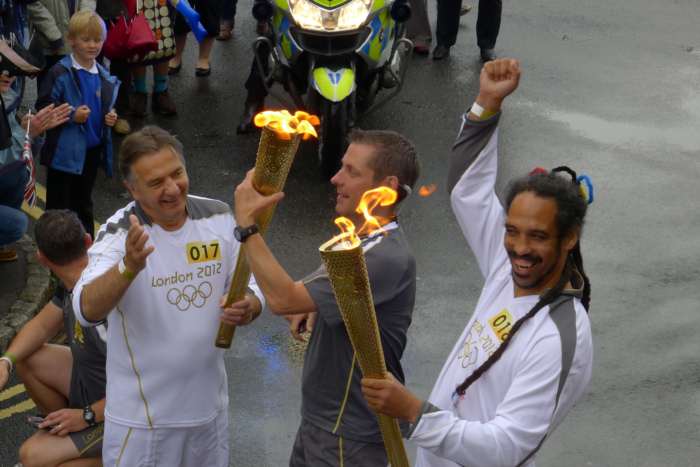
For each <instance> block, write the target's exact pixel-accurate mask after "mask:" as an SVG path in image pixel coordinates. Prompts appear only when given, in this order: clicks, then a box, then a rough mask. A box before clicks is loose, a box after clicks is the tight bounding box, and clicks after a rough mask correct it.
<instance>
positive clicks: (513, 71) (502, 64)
mask: <svg viewBox="0 0 700 467" xmlns="http://www.w3.org/2000/svg"><path fill="white" fill-rule="evenodd" d="M519 82H520V63H519V62H518V61H517V60H515V59H512V58H499V59H497V60H493V61H490V62H487V63H485V64H484V66H483V68H482V69H481V75H480V76H479V98H478V99H477V102H479V104H480V105H481V106H482V107H484V108H485V109H489V110H493V111H497V110H499V109H500V107H501V103H502V102H503V99H505V98H506V97H507V96H508V95H509V94H510V93H512V92H513V91H515V90H516V89H517V88H518V83H519Z"/></svg>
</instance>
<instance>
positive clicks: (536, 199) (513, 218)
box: [504, 191, 578, 296]
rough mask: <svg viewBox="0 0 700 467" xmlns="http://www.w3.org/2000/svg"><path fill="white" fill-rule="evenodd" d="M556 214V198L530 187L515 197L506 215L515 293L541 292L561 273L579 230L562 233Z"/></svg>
mask: <svg viewBox="0 0 700 467" xmlns="http://www.w3.org/2000/svg"><path fill="white" fill-rule="evenodd" d="M556 217H557V204H556V201H554V199H551V198H543V197H540V196H537V195H536V194H535V193H533V192H530V191H525V192H522V193H520V194H518V195H517V196H516V197H515V198H514V199H513V202H512V203H511V205H510V209H508V214H507V218H506V224H505V227H506V234H505V237H504V246H505V248H506V251H507V252H508V256H509V258H510V264H511V267H512V277H513V282H514V283H515V295H516V296H524V295H535V294H541V293H542V292H543V291H544V290H546V289H549V288H552V287H553V286H554V285H555V284H556V283H557V281H558V280H559V278H560V277H561V274H562V272H563V270H564V265H565V264H566V258H567V256H568V254H569V251H570V250H571V249H572V248H574V246H575V245H576V242H577V241H578V234H577V233H576V232H569V233H568V234H567V235H564V237H561V236H560V235H559V232H558V229H557V224H556Z"/></svg>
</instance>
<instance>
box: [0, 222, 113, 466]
mask: <svg viewBox="0 0 700 467" xmlns="http://www.w3.org/2000/svg"><path fill="white" fill-rule="evenodd" d="M34 232H35V237H36V243H37V247H38V250H39V252H38V259H39V262H40V263H41V264H43V265H44V266H46V267H48V268H49V269H51V271H52V272H53V273H54V274H55V275H56V277H58V279H59V280H60V281H61V284H60V285H59V286H58V288H57V290H56V293H55V295H54V297H53V298H52V300H51V301H50V302H49V303H47V304H46V306H44V308H43V309H42V310H41V311H40V312H39V314H37V316H36V317H34V318H33V319H32V320H31V321H29V322H28V323H27V324H26V325H25V326H23V327H22V329H21V330H20V331H19V333H18V334H17V336H16V337H15V338H14V339H13V340H12V342H11V343H10V345H9V346H8V348H7V351H6V352H5V354H4V355H3V357H2V361H0V390H1V389H2V388H3V387H4V386H5V384H7V381H8V378H9V375H10V372H11V371H12V369H13V366H14V365H15V364H16V365H17V373H18V376H19V378H20V379H21V380H22V382H23V383H24V385H25V386H26V388H27V392H28V393H29V395H30V396H31V398H32V400H33V401H34V403H36V405H37V408H38V410H39V411H40V412H41V413H42V414H45V417H43V421H41V419H39V420H37V421H36V423H37V425H38V428H41V430H39V431H37V432H36V433H35V434H34V435H33V436H32V437H30V438H29V439H28V440H27V441H25V442H24V443H23V444H22V446H21V448H20V452H19V457H20V461H22V463H23V464H24V465H59V464H61V465H63V464H64V463H67V462H69V461H73V460H76V459H81V464H80V465H81V466H86V467H88V466H100V465H102V463H101V461H100V459H101V456H102V433H103V424H102V422H103V420H104V402H105V356H106V344H105V341H104V337H105V329H104V326H103V325H99V326H97V327H94V328H83V327H82V326H81V325H80V324H79V323H77V322H76V320H75V315H74V314H73V309H72V306H71V298H70V292H68V290H71V289H72V288H73V286H74V285H75V283H76V281H77V280H78V278H79V277H80V274H81V273H82V271H83V269H84V268H85V266H86V265H87V261H88V259H87V249H88V248H89V246H90V245H91V243H92V241H91V239H90V236H89V235H88V234H86V233H85V229H84V228H83V225H82V224H81V222H80V220H78V218H77V217H76V215H75V214H74V213H72V212H70V211H67V210H61V211H56V210H49V211H46V212H45V213H44V214H43V215H42V216H41V218H39V220H38V221H37V224H36V227H35V230H34ZM61 328H63V330H64V332H65V333H66V336H67V338H68V339H67V341H68V346H65V345H56V344H50V343H48V341H49V340H50V339H52V338H53V337H55V336H56V335H57V334H58V333H59V332H60V331H61ZM71 465H72V464H71Z"/></svg>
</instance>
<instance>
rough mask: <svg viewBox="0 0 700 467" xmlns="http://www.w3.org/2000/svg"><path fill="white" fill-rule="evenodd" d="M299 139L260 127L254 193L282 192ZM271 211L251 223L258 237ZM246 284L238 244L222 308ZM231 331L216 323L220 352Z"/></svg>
mask: <svg viewBox="0 0 700 467" xmlns="http://www.w3.org/2000/svg"><path fill="white" fill-rule="evenodd" d="M300 139H301V137H300V136H299V135H297V134H292V135H289V138H288V139H284V138H282V137H280V136H278V134H277V133H276V132H275V131H273V130H271V129H270V128H268V127H263V129H262V133H261V135H260V144H259V145H258V153H257V157H256V159H255V175H254V177H253V186H254V187H255V189H256V190H257V191H258V192H260V193H261V194H263V195H266V196H269V195H272V194H274V193H278V192H280V191H282V188H284V184H285V182H286V181H287V175H289V169H290V168H291V166H292V161H293V160H294V155H295V154H296V152H297V149H298V148H299V140H300ZM274 211H275V208H274V206H271V207H270V208H268V209H266V210H265V211H264V212H263V213H262V214H260V216H259V217H258V218H257V219H256V222H255V223H256V224H257V225H258V229H259V230H260V234H261V235H262V234H264V233H265V231H266V230H267V227H268V225H269V223H270V220H271V219H272V214H273V213H274ZM249 281H250V267H249V266H248V262H247V261H246V259H245V244H241V248H240V251H239V253H238V259H237V260H236V268H235V269H234V272H233V278H232V279H231V286H230V287H229V291H228V295H227V297H226V306H229V305H231V304H232V303H235V302H237V301H239V300H242V299H243V298H244V297H245V294H246V291H247V289H248V282H249ZM235 331H236V327H235V326H233V325H230V324H224V323H220V324H219V332H218V333H217V335H216V342H215V344H216V346H217V347H220V348H223V349H228V348H229V347H231V341H232V340H233V334H234V332H235Z"/></svg>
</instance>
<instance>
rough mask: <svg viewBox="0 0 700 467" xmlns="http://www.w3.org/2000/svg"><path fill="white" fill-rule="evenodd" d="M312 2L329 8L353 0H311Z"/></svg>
mask: <svg viewBox="0 0 700 467" xmlns="http://www.w3.org/2000/svg"><path fill="white" fill-rule="evenodd" d="M310 1H311V3H313V4H315V5H318V6H320V7H323V8H325V9H327V10H330V9H333V8H338V7H339V6H343V5H345V4H346V3H350V2H351V1H352V0H310Z"/></svg>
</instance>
